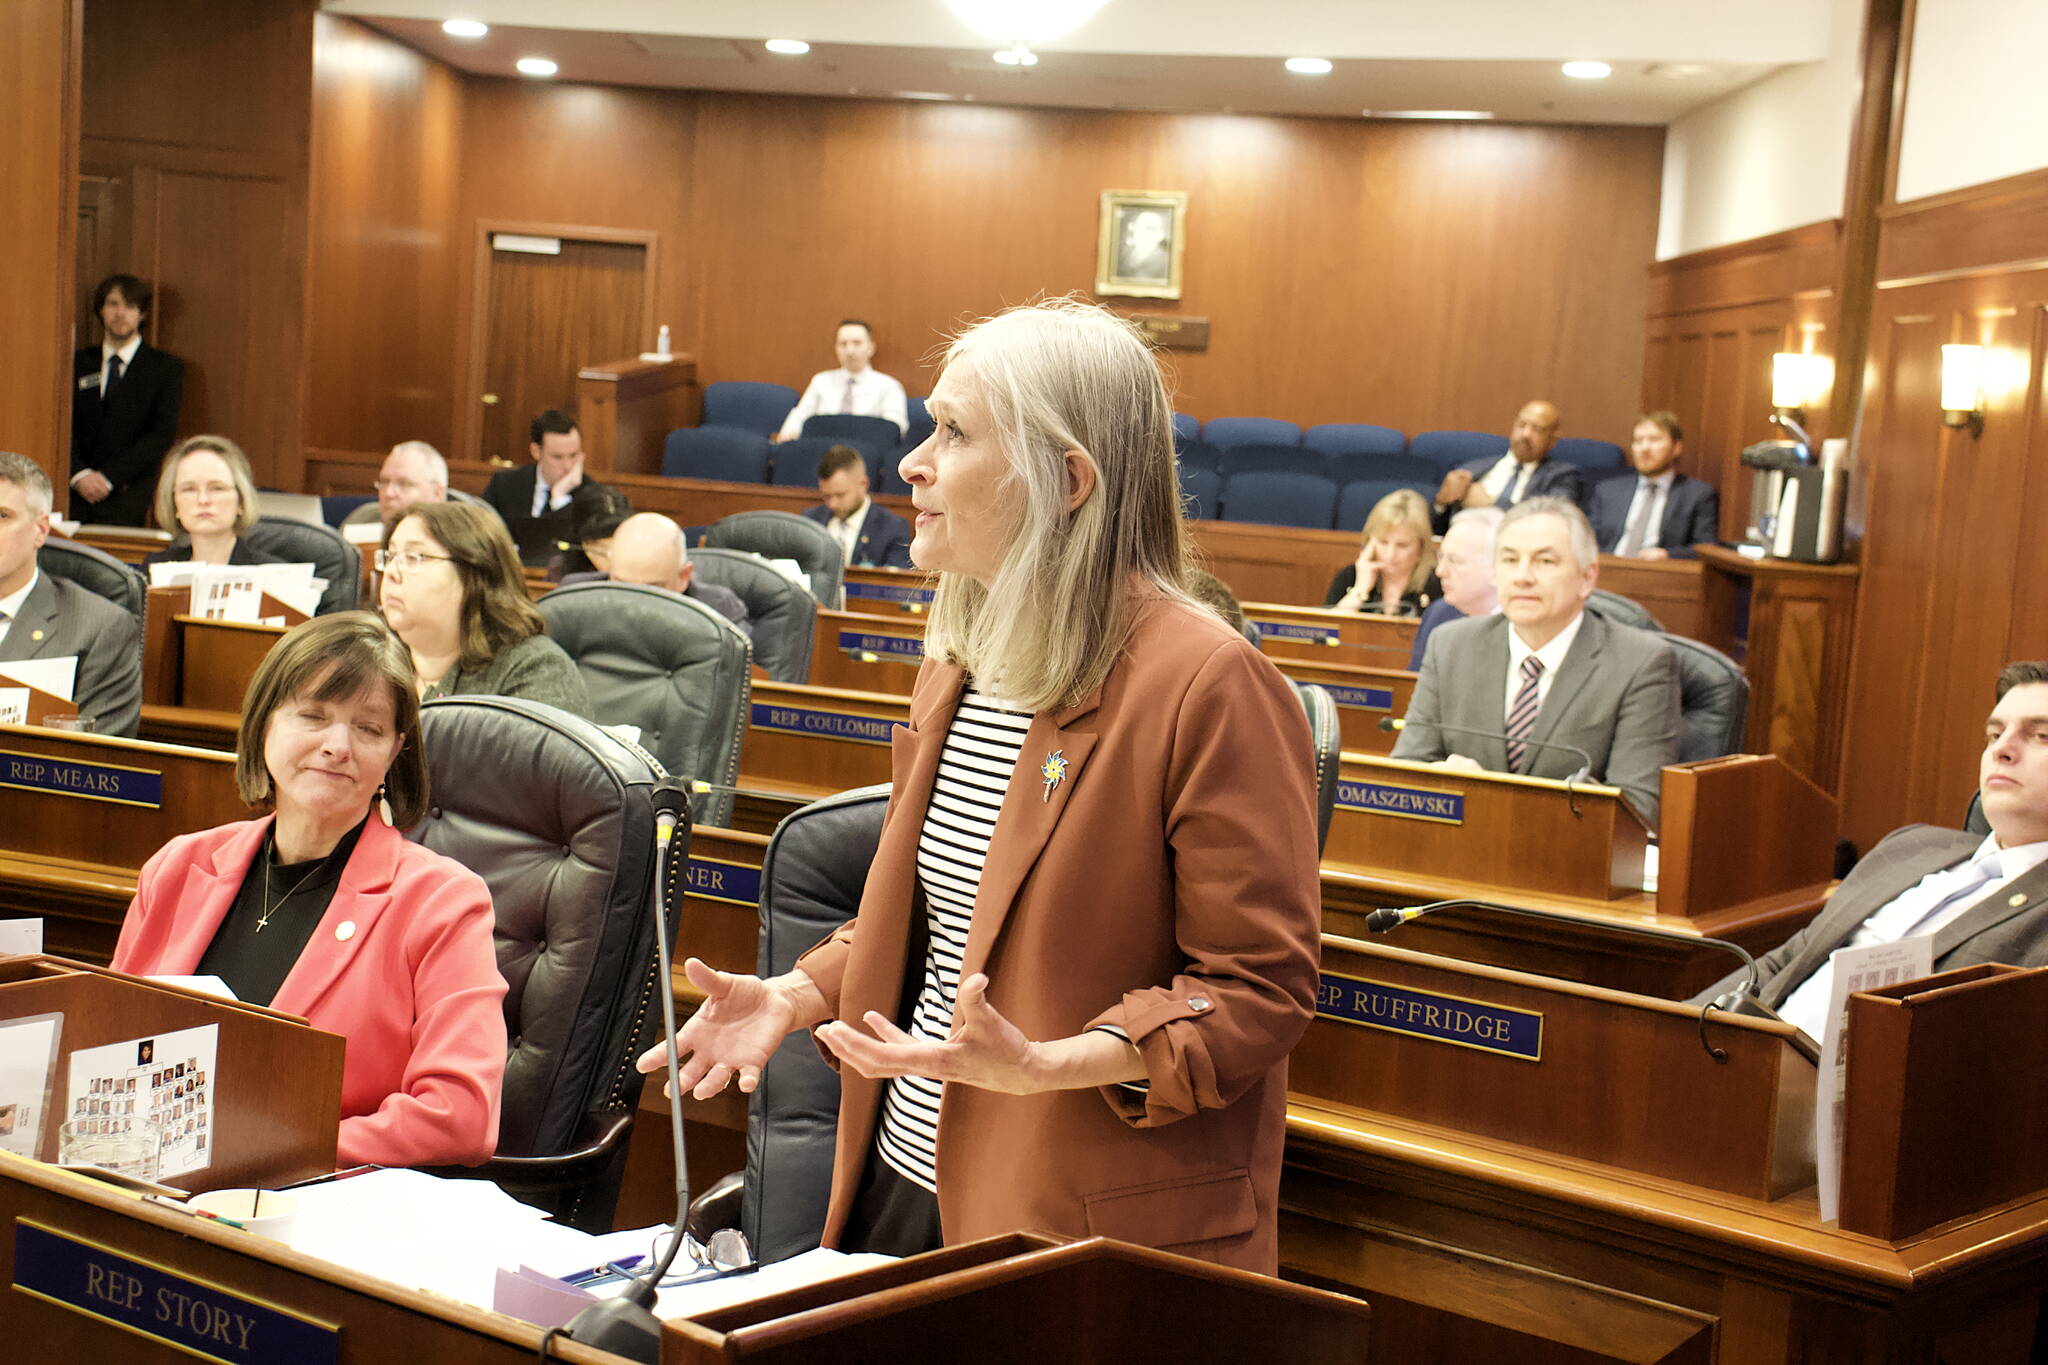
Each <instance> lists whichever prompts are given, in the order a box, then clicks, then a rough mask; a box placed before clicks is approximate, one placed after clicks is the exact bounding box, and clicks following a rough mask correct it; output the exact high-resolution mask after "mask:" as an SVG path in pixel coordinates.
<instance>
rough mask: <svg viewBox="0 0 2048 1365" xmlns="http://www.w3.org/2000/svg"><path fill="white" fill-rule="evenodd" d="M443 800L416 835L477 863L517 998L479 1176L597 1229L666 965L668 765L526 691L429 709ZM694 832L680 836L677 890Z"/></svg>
mask: <svg viewBox="0 0 2048 1365" xmlns="http://www.w3.org/2000/svg"><path fill="white" fill-rule="evenodd" d="M421 732H422V740H423V744H424V748H425V754H426V760H427V771H428V774H429V777H430V781H431V784H432V799H431V801H430V803H429V806H428V810H427V817H426V819H424V820H423V821H421V823H420V826H419V828H417V829H415V830H413V831H412V837H413V838H414V839H416V840H418V841H419V842H420V843H422V844H425V845H426V846H427V847H428V848H431V849H433V850H434V851H435V852H437V853H443V854H446V855H447V856H448V857H450V858H453V859H455V860H456V861H457V862H459V863H462V864H463V865H464V866H466V867H470V868H473V869H475V870H476V872H477V873H478V875H480V876H481V877H482V878H483V879H484V881H485V882H487V883H488V884H489V885H490V889H491V901H492V904H493V905H494V906H495V907H496V910H497V946H498V969H499V970H500V971H501V972H503V973H504V976H505V980H506V983H507V984H508V986H509V987H510V990H509V991H508V993H507V994H506V996H505V1024H506V1029H507V1032H508V1034H509V1036H510V1039H511V1051H510V1053H509V1054H508V1055H507V1057H506V1062H505V1089H504V1106H503V1112H502V1115H501V1117H500V1120H499V1125H498V1155H497V1156H495V1157H493V1158H492V1159H491V1160H490V1161H489V1162H486V1163H485V1164H484V1165H482V1166H479V1167H476V1168H473V1169H467V1170H462V1169H456V1170H450V1171H447V1172H446V1173H447V1174H455V1175H471V1176H479V1177H482V1178H485V1179H489V1180H492V1181H495V1182H496V1183H497V1184H499V1185H500V1186H502V1187H503V1188H504V1189H505V1190H506V1191H507V1192H508V1193H511V1194H513V1195H515V1196H517V1197H518V1198H520V1199H523V1200H525V1201H526V1202H528V1203H532V1204H535V1205H537V1206H540V1207H545V1208H547V1209H548V1210H549V1211H550V1212H551V1213H553V1214H554V1215H555V1217H556V1219H557V1220H558V1221H560V1222H563V1223H565V1224H567V1225H569V1226H571V1227H576V1228H580V1229H582V1230H584V1231H586V1232H605V1231H609V1230H610V1228H611V1216H612V1209H613V1206H614V1205H615V1204H616V1203H617V1200H618V1188H619V1177H620V1175H621V1174H622V1173H623V1172H624V1169H625V1161H626V1145H627V1138H628V1136H629V1135H630V1133H631V1131H632V1124H633V1115H634V1111H635V1109H636V1108H637V1107H638V1103H639V1097H640V1089H641V1077H640V1075H639V1073H638V1072H636V1071H635V1070H634V1069H633V1059H634V1058H635V1057H636V1056H638V1055H639V1054H640V1053H641V1052H642V1051H644V1050H645V1049H646V1048H648V1047H649V1046H651V1045H652V1044H653V1042H654V1040H655V1038H656V1036H657V1035H658V1033H659V1031H660V1018H661V1016H660V997H659V996H658V995H657V994H656V992H657V991H660V990H666V989H668V974H667V972H666V971H665V970H662V971H657V969H656V967H655V964H654V941H655V940H654V909H653V905H654V901H653V892H654V813H653V808H652V803H651V795H652V790H653V787H654V784H655V783H656V782H657V781H658V780H659V779H660V777H661V772H660V768H659V765H657V764H656V763H655V762H654V760H653V759H651V758H650V757H648V755H647V754H645V753H644V752H643V751H641V750H640V749H638V748H637V747H634V746H632V745H628V744H626V743H625V742H624V741H622V740H619V739H617V738H615V737H614V736H612V735H611V734H608V733H607V732H606V731H604V730H602V729H600V728H599V727H598V726H596V725H593V724H591V723H590V722H589V721H586V720H583V719H582V718H580V717H577V716H572V715H570V714H568V713H567V712H565V711H559V710H557V709H555V708H554V707H552V706H547V705H545V704H543V703H540V702H533V701H526V700H524V699H520V698H513V697H444V698H440V699H438V700H435V701H432V702H429V703H427V705H426V706H425V707H423V708H422V709H421ZM687 861H688V847H687V841H678V843H677V844H672V845H671V846H670V859H669V864H668V866H669V872H670V874H671V875H670V883H671V897H670V904H674V903H675V899H674V895H673V887H674V886H675V884H676V883H677V882H678V880H679V879H680V878H681V876H682V874H683V871H684V867H685V865H686V863H687Z"/></svg>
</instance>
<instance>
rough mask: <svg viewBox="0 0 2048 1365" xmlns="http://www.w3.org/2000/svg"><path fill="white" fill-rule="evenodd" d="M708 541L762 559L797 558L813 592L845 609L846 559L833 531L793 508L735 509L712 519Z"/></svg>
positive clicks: (823, 603)
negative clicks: (749, 552) (744, 551)
mask: <svg viewBox="0 0 2048 1365" xmlns="http://www.w3.org/2000/svg"><path fill="white" fill-rule="evenodd" d="M704 543H705V544H706V545H710V546H713V547H715V548H717V549H721V550H752V551H753V552H754V553H755V554H757V555H760V556H761V557H762V558H763V559H794V560H795V561H796V562H797V563H798V564H800V565H802V566H803V571H804V573H805V574H806V575H807V576H808V577H809V578H810V580H811V595H812V596H813V597H816V598H817V599H818V605H819V606H821V607H824V608H825V609H826V610H828V611H841V610H844V609H845V606H846V601H845V590H844V587H843V580H844V579H845V577H846V561H845V559H844V558H843V557H842V556H841V554H840V551H839V542H838V541H836V540H834V539H832V533H831V532H830V531H828V530H826V529H825V528H824V526H822V525H821V524H819V523H818V522H815V521H812V520H811V519H810V518H809V517H800V516H798V515H797V514H796V513H794V512H734V513H733V514H732V515H731V516H729V517H721V518H719V519H718V520H717V521H716V522H713V523H712V526H711V530H710V532H709V533H708V534H706V536H705V537H704Z"/></svg>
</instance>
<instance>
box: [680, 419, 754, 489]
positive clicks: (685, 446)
mask: <svg viewBox="0 0 2048 1365" xmlns="http://www.w3.org/2000/svg"><path fill="white" fill-rule="evenodd" d="M768 451H769V446H768V438H767V437H766V436H763V435H761V434H760V433H759V432H753V431H742V430H740V429H739V428H737V427H726V426H716V427H683V428H681V429H680V430H677V431H671V432H670V433H669V434H668V440H667V441H665V442H664V443H663V444H662V447H661V472H662V474H663V475H664V476H666V477H668V478H671V479H725V480H728V481H730V482H733V483H765V482H767V479H768Z"/></svg>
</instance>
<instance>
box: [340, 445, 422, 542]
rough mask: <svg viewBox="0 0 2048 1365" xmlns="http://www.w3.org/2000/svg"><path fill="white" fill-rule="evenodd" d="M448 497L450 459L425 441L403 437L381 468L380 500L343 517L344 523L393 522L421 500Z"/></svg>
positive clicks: (365, 524)
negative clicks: (444, 457) (404, 439)
mask: <svg viewBox="0 0 2048 1365" xmlns="http://www.w3.org/2000/svg"><path fill="white" fill-rule="evenodd" d="M446 501H448V461H446V460H444V459H442V458H441V452H440V451H438V450H436V449H434V448H433V447H432V446H430V445H428V444H427V443H426V442H425V441H400V442H399V443H398V444H397V445H395V446H393V447H391V453H390V454H388V455H386V456H385V457H384V464H383V467H382V468H380V469H379V470H378V471H377V500H376V501H375V502H366V503H364V504H363V505H362V506H361V507H358V508H357V509H356V510H355V511H353V512H351V513H349V514H348V516H347V517H345V518H343V520H342V523H341V524H342V525H343V526H374V525H378V524H380V523H381V524H382V525H385V526H389V525H391V524H392V523H393V522H395V521H397V520H398V519H399V517H401V516H403V515H404V514H405V510H406V509H407V508H409V507H411V506H412V505H413V504H414V503H419V502H446Z"/></svg>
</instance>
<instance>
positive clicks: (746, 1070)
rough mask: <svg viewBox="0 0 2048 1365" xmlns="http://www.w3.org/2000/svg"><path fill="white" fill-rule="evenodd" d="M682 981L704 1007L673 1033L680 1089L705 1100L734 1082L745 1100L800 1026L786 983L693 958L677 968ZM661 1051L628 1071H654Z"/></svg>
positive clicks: (650, 1051) (642, 1056) (655, 1050)
mask: <svg viewBox="0 0 2048 1365" xmlns="http://www.w3.org/2000/svg"><path fill="white" fill-rule="evenodd" d="M683 975H684V976H686V977H688V978H689V981H690V984H691V985H692V986H695V987H696V988H697V989H698V990H700V991H702V992H704V1003H703V1004H702V1005H700V1006H698V1007H697V1012H696V1013H695V1014H693V1015H691V1016H690V1022H689V1023H687V1024H684V1025H683V1026H682V1028H681V1029H679V1030H677V1032H676V1051H677V1052H678V1053H679V1054H681V1058H682V1064H681V1067H680V1069H679V1072H678V1079H679V1080H681V1082H682V1085H683V1089H684V1090H686V1091H688V1092H689V1093H690V1094H691V1095H693V1096H695V1097H696V1098H697V1099H700V1100H708V1099H710V1098H711V1097H712V1096H714V1095H716V1094H717V1093H718V1092H719V1091H721V1090H723V1089H725V1086H726V1082H728V1081H730V1080H731V1079H732V1078H733V1077H734V1076H738V1077H739V1082H740V1090H741V1091H742V1092H743V1093H747V1094H751V1093H752V1092H753V1089H754V1087H755V1086H757V1085H759V1084H760V1083H761V1068H762V1067H764V1066H766V1065H767V1064H768V1058H769V1056H770V1055H771V1054H773V1053H774V1051H775V1049H776V1048H777V1047H779V1046H780V1045H781V1043H782V1040H783V1039H784V1038H786V1037H788V1036H789V1034H790V1033H791V1032H792V1031H793V1030H794V1029H796V1028H798V1027H800V1026H801V1025H802V1024H803V1022H804V1019H803V1017H802V1010H801V1005H800V1002H799V1001H798V1000H797V999H796V997H795V995H794V993H793V989H792V988H791V986H790V985H789V984H788V982H787V978H784V977H777V978H775V979H774V980H773V981H763V980H762V979H761V978H760V977H758V976H745V975H739V974H735V973H731V972H721V971H716V970H714V969H713V968H711V967H707V966H706V965H704V963H702V962H700V961H698V960H697V959H696V958H694V957H693V958H691V959H690V960H689V961H687V962H685V963H684V964H683ZM813 989H814V990H815V988H813ZM665 1051H666V1050H665V1049H664V1048H662V1047H661V1046H659V1045H657V1046H655V1047H651V1048H649V1049H647V1051H645V1052H643V1053H641V1054H640V1057H639V1060H638V1061H636V1062H635V1063H634V1065H635V1066H636V1067H638V1068H639V1069H640V1070H642V1071H654V1070H656V1069H658V1068H659V1067H661V1066H662V1065H663V1057H664V1055H665Z"/></svg>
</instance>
